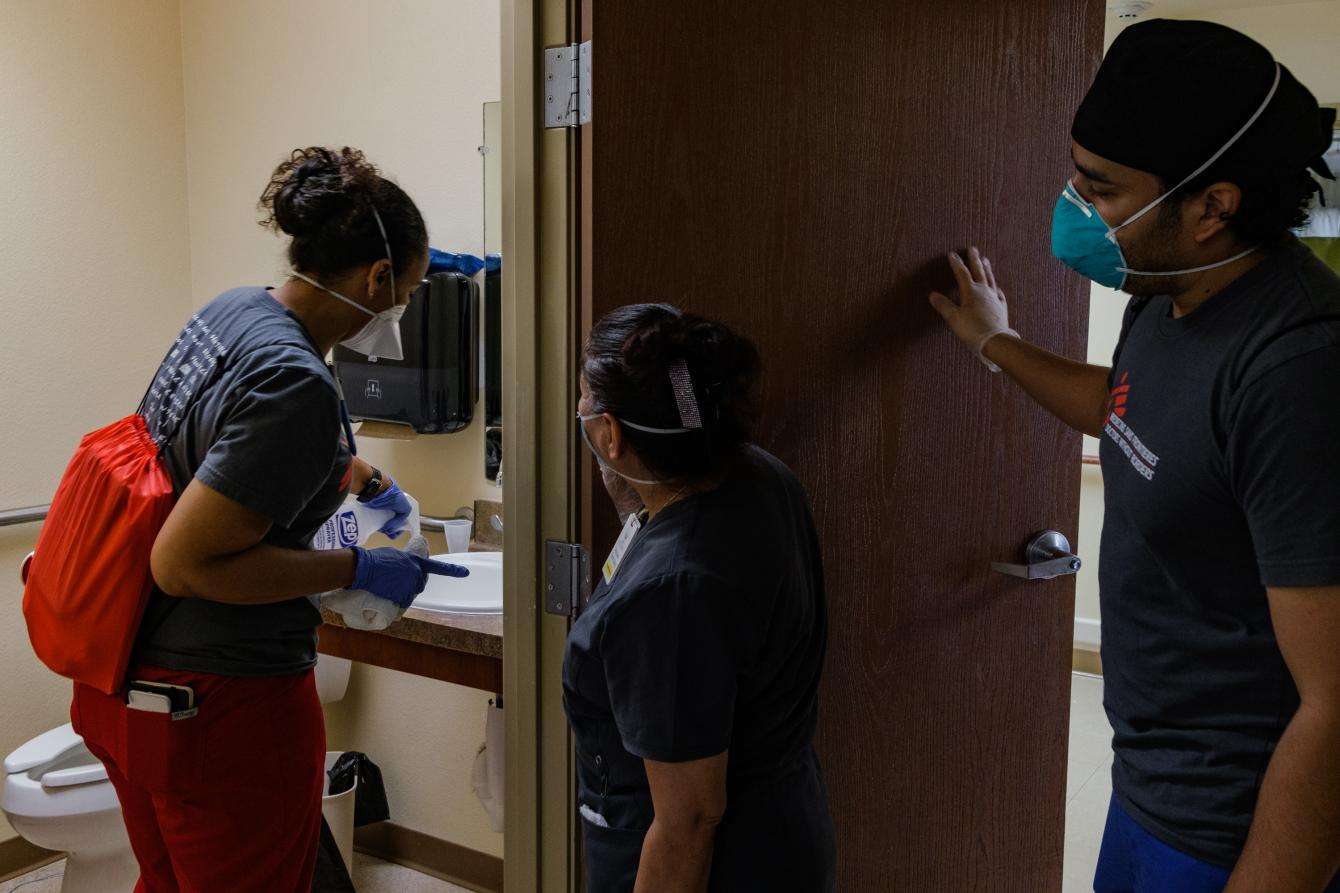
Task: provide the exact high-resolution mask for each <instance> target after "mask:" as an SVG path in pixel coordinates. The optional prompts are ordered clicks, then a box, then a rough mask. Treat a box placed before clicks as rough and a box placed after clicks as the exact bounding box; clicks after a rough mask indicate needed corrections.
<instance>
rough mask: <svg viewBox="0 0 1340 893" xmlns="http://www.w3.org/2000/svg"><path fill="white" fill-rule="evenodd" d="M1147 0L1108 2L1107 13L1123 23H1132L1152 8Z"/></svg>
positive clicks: (1115, 0)
mask: <svg viewBox="0 0 1340 893" xmlns="http://www.w3.org/2000/svg"><path fill="white" fill-rule="evenodd" d="M1153 5H1154V4H1153V3H1150V2H1149V0H1109V2H1108V4H1107V11H1108V12H1110V13H1112V15H1114V16H1116V17H1117V18H1118V19H1120V20H1121V21H1123V22H1133V21H1135V20H1136V19H1138V18H1140V17H1141V16H1142V15H1144V14H1145V13H1147V12H1149V10H1150V8H1151V7H1152V6H1153Z"/></svg>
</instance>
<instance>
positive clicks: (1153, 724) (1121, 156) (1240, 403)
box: [931, 20, 1340, 893]
mask: <svg viewBox="0 0 1340 893" xmlns="http://www.w3.org/2000/svg"><path fill="white" fill-rule="evenodd" d="M1334 119H1335V112H1334V111H1333V110H1327V109H1322V108H1320V107H1319V106H1318V104H1317V102H1316V100H1315V99H1314V98H1313V96H1312V94H1311V93H1309V92H1308V91H1307V90H1306V88H1304V87H1303V86H1302V85H1301V84H1299V83H1298V81H1297V80H1295V79H1294V77H1293V75H1292V74H1291V73H1290V72H1289V70H1288V69H1287V68H1285V67H1284V66H1282V65H1279V64H1278V63H1277V62H1276V61H1275V59H1274V58H1273V57H1272V56H1271V54H1270V52H1269V51H1268V50H1266V49H1265V48H1264V47H1262V46H1261V45H1259V44H1257V43H1256V42H1255V41H1253V40H1251V39H1250V38H1248V37H1246V36H1245V35H1242V34H1240V33H1238V32H1236V31H1233V30H1231V29H1229V28H1225V27H1222V26H1220V25H1214V24H1210V23H1207V22H1191V21H1166V20H1154V21H1150V22H1146V23H1142V24H1138V25H1134V26H1132V27H1130V28H1128V29H1127V30H1126V31H1125V32H1123V33H1122V34H1121V35H1120V36H1119V37H1118V38H1117V40H1116V41H1115V42H1114V43H1113V44H1112V47H1111V49H1110V51H1109V52H1108V54H1107V57H1106V58H1105V59H1104V61H1103V64H1102V66H1101V68H1100V69H1099V72H1098V75H1097V77H1096V79H1095V80H1094V83H1093V86H1092V88H1091V89H1090V91H1089V93H1088V95H1087V96H1086V97H1085V99H1084V102H1083V103H1082V104H1081V106H1080V108H1079V111H1078V112H1077V114H1076V116H1075V121H1074V126H1073V129H1072V131H1071V136H1072V144H1071V148H1072V154H1073V158H1074V162H1075V171H1076V173H1075V175H1074V177H1073V179H1072V180H1071V181H1070V182H1069V183H1067V184H1066V186H1065V189H1064V191H1063V193H1062V195H1061V197H1060V198H1059V199H1058V201H1057V204H1056V211H1055V216H1054V218H1053V227H1052V249H1053V253H1054V254H1056V256H1057V257H1058V258H1059V259H1060V260H1062V261H1063V262H1064V263H1066V264H1067V265H1069V266H1071V267H1073V268H1074V269H1076V270H1078V271H1079V272H1081V273H1083V274H1084V275H1085V276H1087V277H1089V278H1090V279H1093V280H1094V281H1096V282H1099V283H1102V284H1105V285H1108V286H1110V287H1112V288H1119V289H1121V290H1123V291H1125V292H1127V293H1129V294H1130V295H1131V296H1132V297H1131V299H1130V303H1129V305H1128V307H1127V310H1126V315H1125V319H1124V321H1123V324H1122V331H1121V338H1120V342H1119V344H1118V346H1117V350H1116V353H1115V355H1114V357H1113V362H1112V366H1111V367H1110V368H1109V367H1100V366H1092V365H1087V364H1085V363H1080V362H1075V361H1073V360H1069V359H1065V358H1063V357H1059V356H1056V355H1054V354H1051V353H1049V352H1047V351H1045V350H1043V349H1041V348H1039V347H1036V346H1033V345H1031V344H1028V343H1027V342H1026V341H1024V340H1023V339H1021V338H1020V337H1019V335H1018V334H1017V333H1015V332H1014V331H1013V330H1012V329H1011V328H1010V325H1009V319H1008V311H1007V307H1006V303H1005V299H1004V296H1003V294H1002V292H1001V290H1000V287H999V286H998V284H997V278H996V277H997V274H996V273H995V272H994V271H993V270H992V268H991V263H990V261H989V260H987V259H986V258H984V257H982V256H981V254H980V253H979V252H978V251H977V249H975V248H974V249H972V250H971V251H970V252H968V255H967V257H966V258H960V257H959V256H958V254H956V253H955V254H952V255H951V256H950V264H951V266H952V267H953V271H954V274H955V277H956V278H957V280H958V285H959V292H958V295H957V299H956V300H955V299H951V298H950V297H947V296H945V295H940V294H933V295H931V303H932V304H933V305H934V307H935V309H936V310H938V311H939V312H940V314H941V315H942V316H943V317H944V319H945V321H946V322H947V323H948V324H949V326H950V328H951V329H952V330H953V332H954V334H956V335H957V336H958V337H959V338H960V339H961V340H962V341H964V342H965V343H966V344H967V345H969V347H970V348H971V349H973V350H974V351H976V352H977V354H978V356H979V357H980V358H981V359H982V361H983V362H984V363H986V364H987V365H988V367H990V368H992V369H993V370H996V369H1003V370H1004V371H1005V372H1006V373H1007V374H1008V375H1009V376H1010V377H1011V378H1013V379H1014V380H1015V381H1017V382H1018V383H1019V384H1020V385H1022V386H1023V388H1024V389H1025V390H1026V391H1027V392H1028V393H1029V394H1030V395H1031V396H1032V397H1033V398H1034V399H1035V400H1037V402H1038V403H1039V404H1041V405H1042V406H1043V407H1044V408H1046V409H1047V410H1049V411H1050V412H1052V413H1053V414H1055V415H1056V416H1057V417H1059V418H1060V419H1061V420H1062V421H1064V422H1066V423H1067V424H1069V425H1070V426H1072V427H1074V428H1077V429H1079V430H1080V431H1083V432H1085V433H1087V434H1091V435H1093V436H1095V437H1097V438H1099V439H1100V442H1101V457H1102V468H1103V478H1104V494H1105V509H1104V511H1105V515H1104V525H1103V540H1102V550H1101V559H1100V568H1099V581H1100V587H1101V603H1102V639H1103V641H1102V649H1103V654H1102V657H1103V671H1104V704H1105V707H1106V708H1107V713H1108V716H1109V718H1110V719H1111V722H1112V727H1113V730H1114V738H1113V750H1114V763H1113V768H1112V781H1113V800H1112V804H1111V807H1110V810H1109V814H1108V820H1107V828H1106V831H1105V833H1104V839H1103V846H1102V852H1101V855H1100V857H1099V863H1098V871H1097V877H1096V878H1095V881H1094V888H1095V890H1098V891H1100V893H1109V891H1112V893H1116V891H1123V893H1126V891H1129V893H1146V891H1147V893H1152V891H1156V890H1157V891H1173V890H1176V891H1219V890H1224V889H1228V890H1232V891H1272V893H1283V891H1311V893H1318V891H1322V890H1332V891H1340V879H1337V871H1338V870H1340V279H1337V278H1336V276H1335V274H1334V273H1332V272H1331V271H1330V270H1328V269H1327V268H1326V267H1325V266H1324V265H1323V264H1322V263H1321V262H1320V261H1319V260H1318V259H1317V258H1316V257H1314V256H1313V255H1312V254H1311V253H1310V252H1309V251H1308V250H1307V248H1306V247H1304V246H1303V245H1302V244H1301V243H1300V242H1299V241H1298V240H1297V239H1296V238H1294V236H1293V235H1292V230H1294V229H1295V228H1297V227H1299V226H1301V225H1302V224H1303V223H1304V221H1305V219H1306V210H1307V208H1308V206H1309V204H1310V202H1311V200H1312V197H1313V195H1314V193H1315V192H1316V191H1317V189H1318V184H1317V181H1316V180H1315V179H1314V178H1313V175H1314V174H1315V175H1317V176H1323V177H1329V176H1330V175H1331V174H1330V171H1329V170H1327V168H1326V165H1325V163H1324V161H1322V154H1323V153H1324V152H1325V151H1326V149H1327V147H1328V146H1329V144H1330V141H1331V138H1332V136H1331V135H1332V128H1333V126H1334ZM1023 300H1026V298H1025V299H1023ZM1328 885H1329V886H1328Z"/></svg>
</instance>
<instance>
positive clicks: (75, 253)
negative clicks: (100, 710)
mask: <svg viewBox="0 0 1340 893" xmlns="http://www.w3.org/2000/svg"><path fill="white" fill-rule="evenodd" d="M180 72H181V40H180V28H179V24H178V18H177V0H117V2H114V3H113V2H99V3H86V2H76V0H60V2H58V0H5V2H3V3H0V169H2V170H3V178H0V208H3V209H4V214H3V216H2V217H0V282H3V283H4V288H5V292H4V294H5V297H4V324H3V325H0V406H3V407H4V413H5V424H3V425H0V467H3V468H4V469H5V472H4V474H3V475H0V509H9V508H15V507H18V506H28V505H36V504H41V503H46V502H48V501H50V499H51V495H52V493H53V492H54V490H55V487H56V483H57V481H58V480H59V478H60V474H61V471H62V470H63V469H64V466H65V462H66V460H67V459H69V456H70V452H71V451H72V450H73V448H74V446H75V444H76V443H77V441H78V439H79V437H80V435H81V434H83V433H84V432H86V431H88V430H89V429H92V428H95V427H98V426H99V425H102V424H105V423H107V422H111V421H113V420H114V419H116V418H118V417H120V416H122V415H125V414H127V413H129V412H131V411H133V410H134V408H135V405H136V403H137V402H138V401H139V398H140V396H141V395H142V393H143V391H144V388H145V385H146V383H147V382H148V379H149V375H150V373H151V372H152V370H153V369H154V368H155V367H156V366H157V364H158V361H159V360H160V359H161V358H162V355H163V353H164V352H165V350H166V349H167V346H168V344H169V343H170V342H171V339H172V337H173V336H174V335H175V334H176V332H177V330H178V329H179V328H180V327H181V324H182V323H183V322H184V320H185V319H186V317H187V315H188V307H189V304H190V302H189V300H188V291H189V287H190V266H189V245H188V239H187V231H186V182H185V173H186V169H185V168H186V147H185V135H184V127H185V116H184V112H183V107H182V91H181V75H180ZM36 534H37V526H36V525H30V526H26V527H13V528H7V529H0V603H2V604H3V608H4V614H5V617H6V619H7V622H5V623H4V624H0V679H3V680H4V684H3V687H2V688H0V715H3V720H4V721H3V723H0V755H3V754H7V753H9V752H10V750H12V749H13V748H14V747H16V746H18V745H19V744H22V743H23V742H24V741H26V740H27V739H29V738H31V737H32V736H34V735H37V734H39V733H41V732H44V731H46V730H47V729H50V728H52V727H53V726H56V725H59V724H61V723H63V722H68V721H69V683H68V682H66V681H65V680H63V679H60V678H58V677H56V676H55V675H54V674H52V673H50V672H49V671H47V670H46V668H45V667H43V666H42V665H41V664H40V663H39V662H38V661H37V659H36V658H35V657H34V656H33V653H32V648H31V647H30V646H29V644H28V639H27V634H26V632H25V630H24V626H23V623H22V621H21V617H20V613H19V612H20V604H21V601H22V591H21V587H20V586H19V583H18V577H17V573H18V567H19V562H20V561H21V560H22V558H23V556H24V555H25V554H26V553H27V552H28V551H29V550H30V549H31V548H32V546H33V541H34V539H35V537H36ZM11 836H12V832H11V831H10V829H9V827H8V825H6V824H4V822H3V819H0V838H8V837H11Z"/></svg>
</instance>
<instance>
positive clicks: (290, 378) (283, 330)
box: [133, 288, 352, 676]
mask: <svg viewBox="0 0 1340 893" xmlns="http://www.w3.org/2000/svg"><path fill="white" fill-rule="evenodd" d="M340 412H341V411H340V400H339V396H338V393H337V391H336V386H335V382H334V380H333V378H332V377H331V374H330V371H329V369H328V368H327V367H326V364H325V362H324V360H323V359H322V357H321V356H320V353H319V351H318V349H317V347H316V345H315V344H314V343H313V342H312V340H311V337H310V336H309V335H308V333H307V330H306V329H305V328H304V327H303V325H302V323H301V322H300V321H299V320H298V318H297V317H296V316H294V315H293V314H292V313H290V312H289V311H288V310H287V309H285V308H284V307H283V306H282V305H281V304H279V302H278V301H276V300H275V299H274V298H273V297H272V296H271V295H270V293H269V292H268V291H266V290H265V289H264V288H237V289H233V290H231V291H228V292H225V293H223V294H222V295H220V296H219V297H217V298H215V299H214V300H213V301H211V302H210V303H209V304H208V305H207V306H206V307H205V308H204V309H202V310H201V311H200V312H199V313H198V314H197V315H196V316H195V317H194V318H193V319H192V320H191V321H190V322H189V323H188V324H187V325H186V327H185V328H184V329H183V330H182V333H181V335H180V336H179V337H178V339H177V341H176V342H175V343H174V344H173V346H172V349H171V351H170V352H169V353H168V356H167V357H166V358H165V359H164V361H163V363H162V365H161V366H160V367H159V370H158V373H157V375H156V376H155V377H154V381H153V385H152V386H151V388H150V390H149V394H148V395H147V396H146V398H145V405H144V407H143V414H144V417H145V420H146V421H147V423H148V426H149V430H150V432H152V433H153V434H154V435H155V437H157V438H159V439H160V442H161V439H162V438H168V445H167V449H166V450H165V451H164V459H165V461H166V463H167V466H168V469H169V472H170V473H171V476H172V480H173V483H174V485H175V486H176V489H177V492H178V493H181V491H182V490H184V489H185V487H186V485H187V484H189V483H190V481H191V480H192V478H195V479H197V480H199V481H200V482H201V483H203V484H205V485H206V486H208V487H209V488H211V489H213V490H216V491H218V492H219V493H221V494H223V495H224V496H226V497H228V498H229V499H231V500H233V501H235V502H237V503H239V504H241V505H243V506H245V507H246V508H249V509H251V510H252V511H254V512H257V513H258V514H261V515H264V516H265V517H266V518H268V519H269V520H270V522H271V523H272V524H273V526H272V527H271V528H270V531H269V533H268V534H267V535H266V536H265V542H266V543H268V544H270V545H274V546H281V547H284V548H289V549H305V548H308V544H309V543H310V541H311V539H312V536H313V534H314V533H315V532H316V530H317V528H318V527H320V525H321V524H322V523H324V522H325V521H326V519H328V518H329V517H330V516H331V515H333V514H334V513H335V511H336V510H337V509H338V508H339V506H340V504H341V502H343V500H344V498H345V495H346V493H347V492H348V489H349V480H350V475H351V472H352V465H351V459H350V451H349V445H348V443H347V442H346V440H345V437H344V435H343V427H342V425H341V415H340ZM174 431H175V436H174ZM320 623H321V614H320V612H319V611H318V610H317V607H316V602H315V599H314V598H296V599H291V600H289V601H284V602H277V603H274V604H267V605H230V604H223V603H221V602H214V601H209V600H207V599H203V598H189V599H181V598H174V597H172V596H169V595H166V594H164V593H162V592H159V591H158V590H157V589H155V590H154V592H153V594H152V596H151V597H150V601H149V606H148V609H147V611H146V612H145V616H144V620H143V622H142V623H141V625H140V632H139V639H138V641H137V644H136V651H135V655H134V658H133V660H134V661H135V662H137V663H145V664H151V665H154V666H159V667H166V668H169V669H176V670H188V671H194V672H201V673H216V674H219V675H224V676H280V675H288V674H293V673H300V672H303V671H305V670H307V669H308V668H310V667H311V666H313V664H314V663H315V662H316V628H317V626H318V625H319V624H320Z"/></svg>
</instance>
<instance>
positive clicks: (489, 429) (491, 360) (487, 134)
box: [479, 102, 502, 481]
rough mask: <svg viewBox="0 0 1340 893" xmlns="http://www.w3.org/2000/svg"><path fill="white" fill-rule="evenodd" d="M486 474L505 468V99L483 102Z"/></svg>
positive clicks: (493, 477) (495, 474)
mask: <svg viewBox="0 0 1340 893" xmlns="http://www.w3.org/2000/svg"><path fill="white" fill-rule="evenodd" d="M479 151H480V154H481V155H482V156H483V158H484V260H485V266H484V300H483V304H484V351H483V353H484V424H485V426H486V430H485V433H484V437H485V447H484V474H485V475H486V476H487V477H488V479H489V480H491V481H496V480H497V479H498V475H499V474H500V473H501V470H502V103H501V102H486V103H484V143H483V145H481V146H480V148H479Z"/></svg>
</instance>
